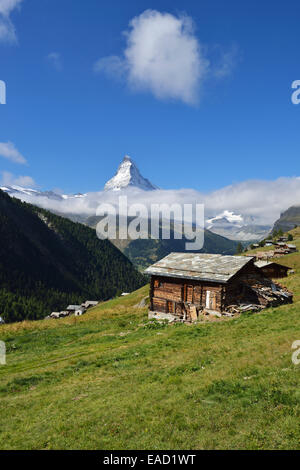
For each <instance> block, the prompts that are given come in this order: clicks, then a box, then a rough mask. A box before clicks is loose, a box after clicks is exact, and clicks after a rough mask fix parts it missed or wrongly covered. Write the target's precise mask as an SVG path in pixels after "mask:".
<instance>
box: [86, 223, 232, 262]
mask: <svg viewBox="0 0 300 470" xmlns="http://www.w3.org/2000/svg"><path fill="white" fill-rule="evenodd" d="M100 220H101V217H99V216H93V217H89V218H88V219H87V221H86V223H87V225H88V226H89V227H92V228H96V227H97V224H98V222H99V221H100ZM131 220H132V219H131V218H129V217H128V223H130V222H131ZM159 225H160V239H158V240H156V239H152V238H151V235H150V227H151V221H150V220H148V233H146V237H147V238H140V239H137V240H132V239H130V238H127V239H126V240H122V239H119V238H118V233H117V239H116V240H111V241H112V243H113V244H114V245H115V246H116V247H117V248H119V249H120V250H121V251H122V252H123V253H124V254H125V255H126V256H127V257H128V258H129V259H130V261H132V263H133V264H134V265H135V266H136V267H137V268H138V269H139V270H143V269H145V268H147V267H148V266H149V265H150V264H153V263H155V262H156V261H158V260H159V259H161V258H164V257H165V256H167V255H168V254H170V253H171V252H174V251H176V252H180V253H182V252H185V251H186V248H185V245H186V243H187V242H189V241H190V240H188V239H187V238H185V236H183V237H182V239H176V238H175V235H174V222H173V221H171V223H170V239H163V238H162V235H161V229H162V223H161V222H160V224H159ZM237 246H238V242H237V241H234V240H229V239H228V238H225V237H222V236H221V235H217V234H216V233H213V232H211V231H210V230H207V229H205V230H204V246H203V248H202V249H201V250H199V253H220V254H223V255H234V254H235V253H236V250H237Z"/></svg>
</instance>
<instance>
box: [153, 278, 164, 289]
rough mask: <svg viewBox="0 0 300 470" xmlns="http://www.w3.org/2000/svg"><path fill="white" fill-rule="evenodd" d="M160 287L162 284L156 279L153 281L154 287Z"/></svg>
mask: <svg viewBox="0 0 300 470" xmlns="http://www.w3.org/2000/svg"><path fill="white" fill-rule="evenodd" d="M161 286H162V282H161V281H159V280H158V279H155V280H154V287H161Z"/></svg>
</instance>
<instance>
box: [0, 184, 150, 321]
mask: <svg viewBox="0 0 300 470" xmlns="http://www.w3.org/2000/svg"><path fill="white" fill-rule="evenodd" d="M0 241H1V243H0V316H2V317H3V318H4V320H5V321H6V322H7V321H8V322H10V321H19V320H23V319H38V318H43V317H44V316H46V315H47V314H49V313H50V312H51V311H52V310H61V309H64V308H65V307H66V304H68V303H73V304H74V303H77V302H81V301H83V300H86V299H96V300H105V299H109V298H111V297H113V296H114V295H116V294H118V293H120V292H121V291H132V290H134V289H136V288H138V287H140V286H142V285H143V284H144V283H145V281H144V278H143V277H142V275H141V274H139V273H138V272H137V271H136V269H135V268H134V267H133V266H132V264H131V262H130V261H129V260H128V259H127V258H126V257H125V256H124V255H123V254H122V253H121V252H120V251H119V250H118V249H117V248H116V247H114V246H113V245H112V244H111V243H110V242H109V241H106V240H105V241H103V240H99V239H98V238H97V237H96V234H95V231H94V230H92V229H90V228H89V227H86V226H84V225H82V224H79V223H74V222H71V221H70V220H67V219H65V218H63V217H59V216H57V215H54V214H52V213H50V212H48V211H46V210H43V209H40V208H37V207H35V206H32V205H29V204H26V203H22V202H21V201H19V200H17V199H14V198H11V197H9V196H8V195H7V194H5V193H3V192H2V191H0Z"/></svg>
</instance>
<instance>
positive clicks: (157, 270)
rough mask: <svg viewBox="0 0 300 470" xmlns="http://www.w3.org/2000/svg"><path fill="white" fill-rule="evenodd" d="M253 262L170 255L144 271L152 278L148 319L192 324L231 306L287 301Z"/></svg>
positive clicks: (181, 254) (186, 254) (229, 258)
mask: <svg viewBox="0 0 300 470" xmlns="http://www.w3.org/2000/svg"><path fill="white" fill-rule="evenodd" d="M254 261H255V258H249V257H244V256H222V255H218V254H205V253H203V254H202V253H201V254H199V253H171V254H169V255H168V256H166V257H165V258H163V259H162V260H160V261H158V262H157V263H155V264H153V265H152V266H150V267H149V268H147V269H146V270H145V273H146V274H148V275H150V276H151V281H150V311H149V317H150V318H166V319H169V320H172V319H175V320H176V319H178V320H182V321H195V320H197V318H198V316H199V315H200V314H203V313H213V312H214V313H216V312H220V313H224V312H226V310H227V307H229V306H232V305H233V304H234V305H242V304H244V305H245V304H249V303H252V304H255V305H263V306H268V305H269V304H270V303H271V304H272V305H275V304H279V303H281V302H282V303H286V302H290V301H291V294H289V293H286V292H282V291H281V290H280V289H279V288H278V289H277V287H276V286H275V284H274V283H272V282H271V281H270V280H269V279H266V278H264V277H263V276H262V273H261V272H260V270H259V269H258V268H257V267H256V266H255V264H254ZM274 286H275V287H274ZM267 293H268V294H269V296H267V295H266V294H267ZM270 293H271V295H270ZM272 293H273V296H272ZM273 300H274V302H273ZM272 302H273V303H272Z"/></svg>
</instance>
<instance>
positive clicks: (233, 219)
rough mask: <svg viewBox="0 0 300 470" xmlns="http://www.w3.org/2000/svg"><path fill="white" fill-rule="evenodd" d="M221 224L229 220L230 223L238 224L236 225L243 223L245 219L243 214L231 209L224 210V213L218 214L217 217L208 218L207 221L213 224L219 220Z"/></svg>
mask: <svg viewBox="0 0 300 470" xmlns="http://www.w3.org/2000/svg"><path fill="white" fill-rule="evenodd" d="M217 221H218V223H219V224H220V223H222V222H225V223H226V222H227V223H230V224H236V225H240V226H242V225H243V222H244V219H243V216H242V215H240V214H235V213H234V212H231V211H227V210H225V211H223V212H222V214H219V215H216V216H215V217H213V218H211V219H208V220H207V223H208V224H213V223H214V222H217Z"/></svg>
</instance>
